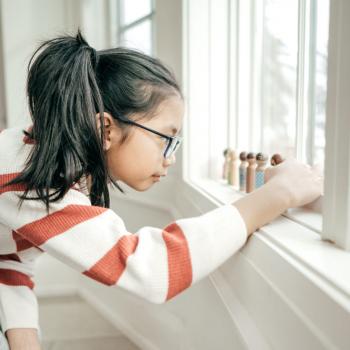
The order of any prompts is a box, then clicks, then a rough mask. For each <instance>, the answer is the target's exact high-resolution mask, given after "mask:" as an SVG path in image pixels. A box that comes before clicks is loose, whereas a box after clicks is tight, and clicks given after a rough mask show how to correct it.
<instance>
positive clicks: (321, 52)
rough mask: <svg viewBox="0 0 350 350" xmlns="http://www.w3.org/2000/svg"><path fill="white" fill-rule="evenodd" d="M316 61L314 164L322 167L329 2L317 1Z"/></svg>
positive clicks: (313, 116)
mask: <svg viewBox="0 0 350 350" xmlns="http://www.w3.org/2000/svg"><path fill="white" fill-rule="evenodd" d="M313 10H314V12H315V14H316V26H315V29H316V30H315V41H316V42H315V44H316V50H315V59H314V65H313V68H314V72H313V76H314V81H312V82H311V84H313V90H314V101H312V102H313V108H312V110H313V115H312V116H311V118H313V119H314V122H313V126H314V127H313V130H312V131H313V133H314V134H313V145H312V146H313V151H312V155H313V157H312V162H313V163H318V164H320V165H321V166H323V164H324V147H325V122H326V93H327V49H328V32H329V29H328V20H329V0H319V1H315V8H314V9H313Z"/></svg>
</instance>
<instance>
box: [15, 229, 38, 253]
mask: <svg viewBox="0 0 350 350" xmlns="http://www.w3.org/2000/svg"><path fill="white" fill-rule="evenodd" d="M12 238H13V240H14V241H15V243H16V250H17V252H20V251H22V250H26V249H29V248H33V247H35V245H34V244H32V243H31V242H29V241H27V240H26V239H24V238H23V237H22V236H21V235H19V234H18V233H17V232H16V231H12ZM37 248H38V247H37ZM39 249H40V248H39ZM40 250H41V249H40Z"/></svg>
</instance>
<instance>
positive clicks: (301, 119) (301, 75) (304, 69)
mask: <svg viewBox="0 0 350 350" xmlns="http://www.w3.org/2000/svg"><path fill="white" fill-rule="evenodd" d="M308 3H309V1H308V0H299V14H298V69H297V99H296V104H297V105H296V113H297V116H296V123H297V125H296V138H295V141H296V145H295V147H296V157H297V159H299V160H301V161H303V162H306V161H307V159H306V152H305V150H306V146H305V144H306V142H305V133H306V131H307V120H308V113H307V107H306V106H307V103H308V99H307V91H308V64H307V60H308V56H309V55H308V45H307V44H308V31H307V30H306V28H307V23H308V13H309V11H308V9H309V6H308Z"/></svg>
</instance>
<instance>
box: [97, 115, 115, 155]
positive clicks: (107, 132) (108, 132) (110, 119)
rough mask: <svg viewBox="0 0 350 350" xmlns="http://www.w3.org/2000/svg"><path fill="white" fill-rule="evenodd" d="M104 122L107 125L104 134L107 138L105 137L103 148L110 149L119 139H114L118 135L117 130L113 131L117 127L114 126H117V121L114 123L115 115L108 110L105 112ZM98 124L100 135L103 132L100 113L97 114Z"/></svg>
mask: <svg viewBox="0 0 350 350" xmlns="http://www.w3.org/2000/svg"><path fill="white" fill-rule="evenodd" d="M103 122H104V125H105V135H104V136H105V138H104V143H103V150H104V151H108V150H109V148H110V147H111V145H112V143H114V142H115V141H117V140H114V139H113V138H115V137H116V134H115V130H113V132H112V129H115V128H113V127H114V126H115V123H114V120H113V117H112V116H111V115H110V114H109V113H107V112H104V113H103ZM96 126H97V130H98V133H99V135H100V133H101V118H100V113H97V114H96Z"/></svg>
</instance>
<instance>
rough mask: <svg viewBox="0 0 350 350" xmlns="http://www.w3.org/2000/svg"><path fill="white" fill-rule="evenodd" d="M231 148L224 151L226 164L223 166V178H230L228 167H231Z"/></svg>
mask: <svg viewBox="0 0 350 350" xmlns="http://www.w3.org/2000/svg"><path fill="white" fill-rule="evenodd" d="M230 151H231V148H226V149H225V150H224V152H223V154H224V157H225V161H224V165H223V167H222V178H223V179H224V180H228V168H229V161H230V157H231V154H230Z"/></svg>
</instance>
